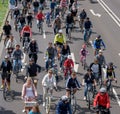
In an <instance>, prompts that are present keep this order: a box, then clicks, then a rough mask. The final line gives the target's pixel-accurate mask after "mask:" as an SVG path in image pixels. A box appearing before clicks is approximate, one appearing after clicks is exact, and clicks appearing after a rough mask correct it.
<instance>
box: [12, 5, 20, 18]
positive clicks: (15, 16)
mask: <svg viewBox="0 0 120 114" xmlns="http://www.w3.org/2000/svg"><path fill="white" fill-rule="evenodd" d="M13 16H14V18H15V19H17V18H18V16H20V10H19V9H18V7H15V10H14V13H13Z"/></svg>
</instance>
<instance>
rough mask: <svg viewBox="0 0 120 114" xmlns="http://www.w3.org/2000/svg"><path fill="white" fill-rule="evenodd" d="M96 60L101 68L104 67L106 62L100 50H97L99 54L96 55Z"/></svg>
mask: <svg viewBox="0 0 120 114" xmlns="http://www.w3.org/2000/svg"><path fill="white" fill-rule="evenodd" d="M96 58H97V60H98V63H99V64H100V65H101V66H102V67H105V65H106V60H105V57H104V55H103V51H102V50H99V53H98V54H97V55H96Z"/></svg>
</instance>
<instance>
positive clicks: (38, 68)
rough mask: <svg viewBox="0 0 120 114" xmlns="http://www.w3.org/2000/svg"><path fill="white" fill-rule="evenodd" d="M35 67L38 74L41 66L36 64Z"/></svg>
mask: <svg viewBox="0 0 120 114" xmlns="http://www.w3.org/2000/svg"><path fill="white" fill-rule="evenodd" d="M36 65H37V71H38V72H39V73H40V71H41V66H40V65H38V64H36Z"/></svg>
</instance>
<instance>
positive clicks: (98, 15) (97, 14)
mask: <svg viewBox="0 0 120 114" xmlns="http://www.w3.org/2000/svg"><path fill="white" fill-rule="evenodd" d="M90 12H91V13H92V14H93V15H94V16H97V17H101V14H99V13H95V12H94V11H93V10H92V9H90Z"/></svg>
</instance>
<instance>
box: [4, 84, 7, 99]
mask: <svg viewBox="0 0 120 114" xmlns="http://www.w3.org/2000/svg"><path fill="white" fill-rule="evenodd" d="M6 88H7V85H6V84H5V85H4V87H3V98H4V100H6V91H7V90H6Z"/></svg>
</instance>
